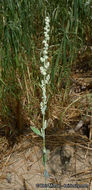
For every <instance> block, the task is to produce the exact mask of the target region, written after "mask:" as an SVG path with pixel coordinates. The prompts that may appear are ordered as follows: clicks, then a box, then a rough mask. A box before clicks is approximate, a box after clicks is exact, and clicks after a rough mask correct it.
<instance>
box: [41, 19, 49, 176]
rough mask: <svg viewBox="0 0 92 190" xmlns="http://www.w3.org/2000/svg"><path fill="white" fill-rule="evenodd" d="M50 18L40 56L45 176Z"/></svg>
mask: <svg viewBox="0 0 92 190" xmlns="http://www.w3.org/2000/svg"><path fill="white" fill-rule="evenodd" d="M49 23H50V19H49V17H48V16H46V18H45V27H44V40H43V44H44V47H43V56H42V57H41V58H40V60H41V63H42V66H41V67H40V71H41V74H42V75H43V79H42V81H41V89H42V102H41V104H40V106H41V112H42V115H43V125H42V128H41V133H42V137H43V165H44V167H45V170H44V176H45V177H46V176H47V174H48V173H47V170H46V160H47V151H46V147H45V129H46V128H47V121H46V119H45V113H46V108H47V95H46V86H47V84H48V83H49V80H50V75H49V61H48V48H49V45H48V42H49V38H50V37H49V31H50V24H49Z"/></svg>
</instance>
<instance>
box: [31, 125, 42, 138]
mask: <svg viewBox="0 0 92 190" xmlns="http://www.w3.org/2000/svg"><path fill="white" fill-rule="evenodd" d="M30 128H31V129H32V131H33V132H34V133H35V134H37V135H39V136H41V137H42V134H41V132H40V130H39V129H37V128H36V127H32V126H30Z"/></svg>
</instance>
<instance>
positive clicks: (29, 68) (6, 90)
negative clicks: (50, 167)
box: [0, 0, 92, 190]
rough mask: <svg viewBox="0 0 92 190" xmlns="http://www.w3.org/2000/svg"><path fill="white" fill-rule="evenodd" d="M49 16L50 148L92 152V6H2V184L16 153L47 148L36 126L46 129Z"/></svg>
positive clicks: (64, 0)
mask: <svg viewBox="0 0 92 190" xmlns="http://www.w3.org/2000/svg"><path fill="white" fill-rule="evenodd" d="M46 11H47V12H48V13H49V16H50V27H51V30H50V42H49V62H50V78H51V82H50V84H49V86H48V89H47V96H48V109H47V112H46V118H47V120H48V128H47V130H46V146H47V148H48V149H49V150H51V151H52V150H53V149H54V150H55V149H56V148H58V147H60V146H61V145H63V144H64V143H68V144H69V143H70V141H71V143H70V144H71V145H75V144H76V143H77V144H78V146H79V145H80V146H81V147H84V149H86V151H87V147H88V146H91V145H89V142H90V141H89V140H91V136H92V130H91V129H92V14H91V12H92V1H87V0H86V1H84V0H73V1H72V0H60V1H59V0H58V1H57V0H48V1H45V0H38V1H36V0H32V1H31V0H26V1H25V0H20V1H18V0H15V1H11V0H1V2H0V159H1V163H0V165H1V166H0V167H1V179H2V178H3V177H2V176H3V174H2V171H3V170H4V168H5V167H6V166H7V163H8V161H9V159H10V157H11V155H13V153H14V152H16V159H17V153H18V154H19V152H22V153H23V151H24V150H28V149H29V147H31V146H32V147H34V145H36V146H38V145H39V146H40V147H41V144H42V139H41V138H40V137H37V136H36V135H35V134H33V132H32V131H31V129H30V126H36V127H38V128H39V129H40V128H41V125H42V115H41V111H40V102H41V97H42V92H41V88H40V82H41V77H42V76H41V74H40V66H41V63H40V56H41V55H42V48H43V44H42V40H43V38H44V34H43V30H44V18H45V13H46ZM71 138H72V139H71ZM24 142H25V143H24ZM89 149H90V150H91V147H89ZM70 152H71V151H70ZM22 153H21V154H22ZM34 154H36V151H35V153H34ZM19 157H21V156H20V155H19ZM27 160H28V156H27ZM34 160H35V159H34ZM24 170H25V169H24ZM86 172H87V170H86ZM4 179H5V178H4ZM23 183H24V182H23ZM5 188H6V186H5V187H4V188H3V187H2V189H4V190H6V189H7V188H6V189H5ZM9 188H10V187H9ZM24 188H25V190H27V187H24ZM12 189H13V188H12Z"/></svg>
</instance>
